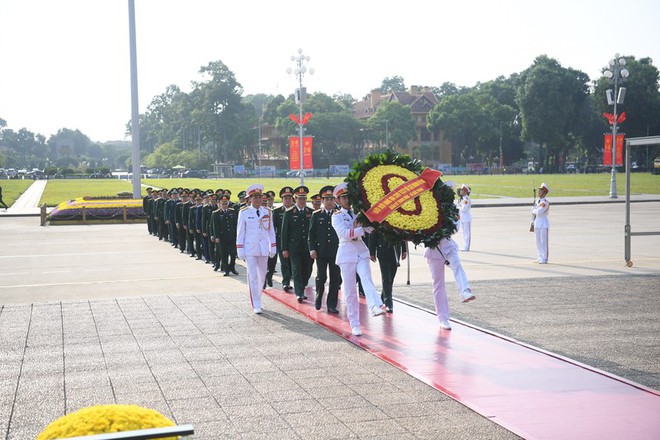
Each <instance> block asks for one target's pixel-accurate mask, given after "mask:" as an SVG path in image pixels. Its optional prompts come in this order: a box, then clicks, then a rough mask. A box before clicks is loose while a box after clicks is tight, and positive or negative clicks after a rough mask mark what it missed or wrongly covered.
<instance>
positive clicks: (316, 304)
mask: <svg viewBox="0 0 660 440" xmlns="http://www.w3.org/2000/svg"><path fill="white" fill-rule="evenodd" d="M322 301H323V296H322V295H316V299H315V300H314V308H315V309H316V310H321V302H322Z"/></svg>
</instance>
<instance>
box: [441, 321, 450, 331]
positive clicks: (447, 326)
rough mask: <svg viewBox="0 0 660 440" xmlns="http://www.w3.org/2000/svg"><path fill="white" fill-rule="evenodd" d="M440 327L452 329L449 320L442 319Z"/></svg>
mask: <svg viewBox="0 0 660 440" xmlns="http://www.w3.org/2000/svg"><path fill="white" fill-rule="evenodd" d="M440 328H443V329H445V330H451V325H449V321H440Z"/></svg>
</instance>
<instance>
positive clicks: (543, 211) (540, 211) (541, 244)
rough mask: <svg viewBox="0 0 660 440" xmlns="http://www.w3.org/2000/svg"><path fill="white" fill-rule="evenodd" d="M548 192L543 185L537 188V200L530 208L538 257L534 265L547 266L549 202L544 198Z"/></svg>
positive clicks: (546, 187) (548, 189)
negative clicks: (532, 215)
mask: <svg viewBox="0 0 660 440" xmlns="http://www.w3.org/2000/svg"><path fill="white" fill-rule="evenodd" d="M549 192H550V188H548V185H546V184H545V183H542V184H541V186H539V200H538V201H537V202H536V206H534V208H532V214H534V235H535V236H536V254H537V256H538V258H537V260H536V261H534V262H535V263H539V264H548V250H549V248H548V229H550V220H548V210H549V209H550V202H548V199H546V198H545V196H546V195H548V193H549Z"/></svg>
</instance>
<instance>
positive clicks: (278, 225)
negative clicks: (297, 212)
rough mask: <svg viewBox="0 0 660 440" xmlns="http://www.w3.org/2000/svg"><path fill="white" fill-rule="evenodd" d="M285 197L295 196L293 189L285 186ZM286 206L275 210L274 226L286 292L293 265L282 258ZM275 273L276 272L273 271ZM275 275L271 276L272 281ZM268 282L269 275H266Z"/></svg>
mask: <svg viewBox="0 0 660 440" xmlns="http://www.w3.org/2000/svg"><path fill="white" fill-rule="evenodd" d="M284 196H293V188H291V187H290V186H285V187H284V188H282V189H281V190H280V198H282V197H284ZM286 210H287V209H286V208H285V207H284V205H282V206H280V207H278V208H275V209H273V225H275V241H276V242H277V253H278V255H279V257H280V270H281V271H282V288H283V289H284V291H285V292H288V291H289V290H290V289H291V264H290V261H289V259H288V258H284V257H283V256H282V220H283V219H284V213H285V212H286ZM273 272H274V270H273ZM272 277H273V275H272V274H270V279H272ZM266 280H268V273H267V274H266Z"/></svg>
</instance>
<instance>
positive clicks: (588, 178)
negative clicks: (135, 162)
mask: <svg viewBox="0 0 660 440" xmlns="http://www.w3.org/2000/svg"><path fill="white" fill-rule="evenodd" d="M342 180H343V179H342V178H340V177H333V178H330V179H326V178H322V177H319V178H306V179H305V185H306V186H307V187H309V189H310V191H312V193H316V192H318V191H319V190H320V189H321V188H322V187H323V186H325V185H336V184H337V183H339V182H341V181H342ZM444 180H453V181H454V182H455V183H456V184H457V185H460V184H462V183H465V184H467V185H469V186H470V187H471V188H472V196H473V198H497V197H522V198H530V199H531V197H532V189H533V188H538V186H539V185H540V184H541V182H545V183H546V184H547V185H548V186H549V187H550V189H551V193H550V197H568V196H603V197H605V196H607V195H608V194H609V190H610V175H609V174H606V173H603V174H545V175H539V174H533V175H525V174H516V175H492V176H489V175H486V176H476V175H470V176H452V175H447V176H444ZM257 181H258V179H256V178H255V179H145V180H143V181H142V188H143V191H142V194H143V195H144V194H146V191H144V188H146V187H147V186H152V187H158V188H167V189H171V188H174V187H176V188H190V189H193V188H198V189H200V190H203V191H206V190H208V189H211V190H213V191H215V190H216V189H218V188H222V189H229V190H231V192H232V200H238V199H237V197H236V196H237V194H238V193H239V192H240V191H242V190H245V189H246V188H247V187H248V186H249V185H251V184H252V183H255V182H257ZM31 183H32V181H30V180H7V181H0V185H2V188H3V195H4V199H5V201H6V202H7V204H8V205H10V202H9V200H12V203H13V200H15V199H16V198H18V196H19V195H20V193H22V192H23V191H24V190H25V188H27V187H28V186H29V185H30V184H31ZM261 183H262V184H263V185H264V187H265V189H266V191H268V190H273V191H275V193H276V194H277V196H276V200H278V201H279V191H280V189H281V188H282V187H283V186H285V185H288V186H291V187H293V188H295V187H297V186H298V183H299V180H298V178H293V177H291V178H273V179H271V178H262V179H261ZM630 183H631V193H632V194H660V175H657V176H654V175H651V174H649V173H636V174H631V176H630ZM5 184H8V185H5ZM132 190H133V186H132V183H131V182H128V181H125V180H114V179H80V180H78V179H76V180H73V179H71V180H67V179H61V180H59V179H58V180H50V181H49V182H48V185H46V190H45V192H44V195H43V196H42V198H41V202H40V203H44V202H45V203H46V204H47V205H48V206H55V205H57V204H58V203H60V202H63V201H66V200H71V199H74V198H76V197H83V196H113V195H115V194H117V193H119V192H122V191H129V192H132ZM617 191H618V193H619V196H622V195H624V194H625V191H626V176H625V174H621V173H619V174H617ZM12 197H13V198H12Z"/></svg>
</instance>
